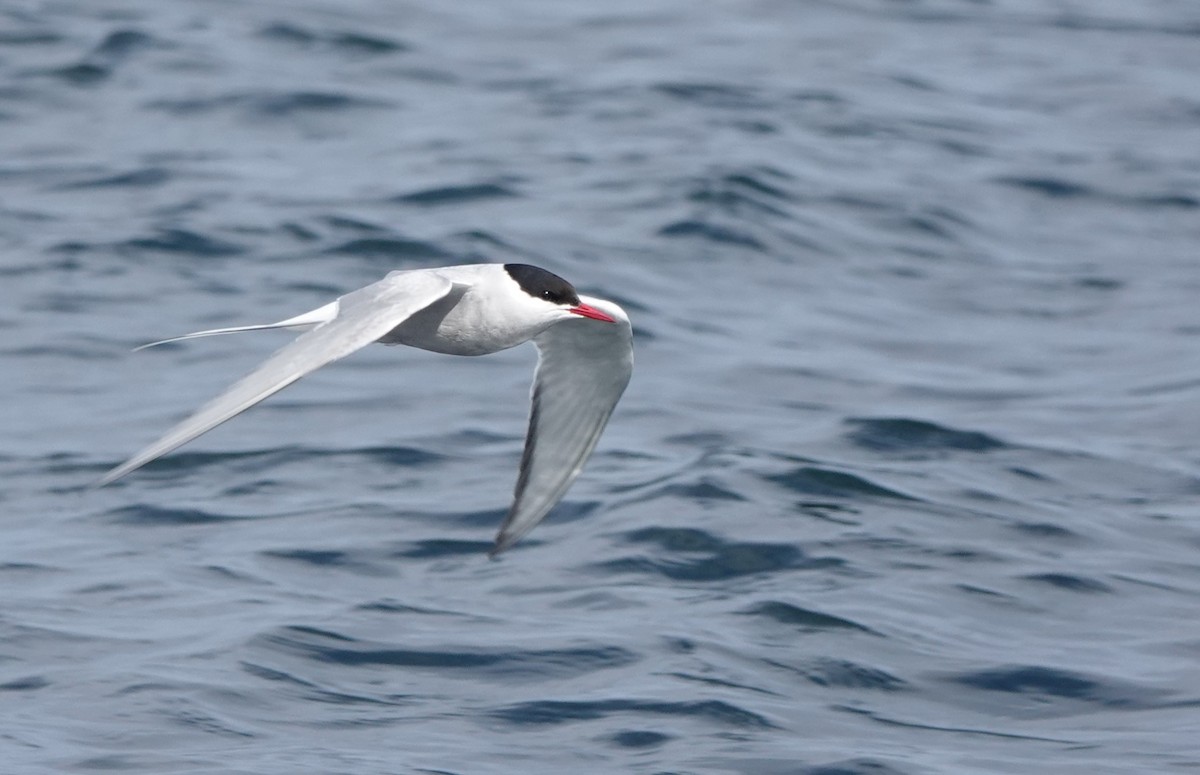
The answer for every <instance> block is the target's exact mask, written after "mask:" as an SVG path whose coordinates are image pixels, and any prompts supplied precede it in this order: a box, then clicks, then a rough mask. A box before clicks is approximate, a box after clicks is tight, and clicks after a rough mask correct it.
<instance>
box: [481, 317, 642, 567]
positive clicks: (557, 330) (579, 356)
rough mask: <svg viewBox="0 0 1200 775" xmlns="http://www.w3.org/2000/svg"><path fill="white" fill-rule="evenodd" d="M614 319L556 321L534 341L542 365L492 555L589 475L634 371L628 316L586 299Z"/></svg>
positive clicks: (518, 535)
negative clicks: (512, 492) (514, 482)
mask: <svg viewBox="0 0 1200 775" xmlns="http://www.w3.org/2000/svg"><path fill="white" fill-rule="evenodd" d="M583 301H585V302H586V303H587V304H589V305H591V306H594V307H596V308H597V309H600V310H601V311H602V312H606V313H609V314H610V315H612V317H613V318H614V319H615V320H616V322H615V323H606V322H602V321H597V320H589V319H586V318H580V319H578V320H564V321H562V322H560V323H557V324H555V325H553V326H551V327H550V328H548V329H547V330H546V331H544V332H542V333H541V334H539V335H538V336H537V337H535V338H534V342H535V343H536V344H537V347H538V353H539V358H538V367H537V374H536V375H535V376H534V383H533V406H532V409H531V411H530V415H529V432H528V435H527V436H526V438H525V453H524V455H523V456H522V458H521V473H520V475H519V476H518V478H517V487H516V492H515V495H514V498H513V504H512V508H511V509H510V510H509V512H508V517H507V518H506V519H505V520H504V524H503V525H501V527H500V533H499V534H498V535H497V536H496V545H495V546H494V547H493V548H492V551H491V554H492V555H493V556H494V555H496V554H498V553H499V552H502V551H504V550H505V549H507V548H508V547H510V546H512V545H513V544H514V543H516V542H517V540H518V539H520V538H521V536H523V535H525V534H526V533H528V532H529V531H530V530H532V529H533V527H534V526H535V525H537V523H538V522H540V521H541V520H542V518H543V517H545V516H546V514H548V513H549V512H550V509H552V508H554V505H555V504H556V503H558V501H559V500H560V499H561V498H562V497H563V495H564V494H565V493H566V491H567V488H569V487H570V486H571V483H572V482H574V481H575V477H576V476H578V475H579V472H580V471H581V470H582V469H583V464H584V463H585V462H587V459H588V457H589V456H590V455H591V454H592V450H593V449H595V447H596V442H597V441H599V439H600V433H601V432H602V431H603V430H604V426H605V425H606V424H607V423H608V418H609V415H611V414H612V411H613V408H614V407H615V406H616V405H617V400H618V399H620V397H621V394H622V393H623V392H624V391H625V386H626V385H627V384H629V377H630V375H631V374H632V373H633V335H632V330H631V329H630V325H629V318H628V317H626V315H625V313H624V311H623V310H621V308H620V307H618V306H617V305H615V304H613V303H611V302H605V301H602V300H600V299H589V298H584V299H583Z"/></svg>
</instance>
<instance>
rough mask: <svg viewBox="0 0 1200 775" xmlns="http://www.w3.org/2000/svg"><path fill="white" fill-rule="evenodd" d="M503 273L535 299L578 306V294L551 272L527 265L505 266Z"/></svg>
mask: <svg viewBox="0 0 1200 775" xmlns="http://www.w3.org/2000/svg"><path fill="white" fill-rule="evenodd" d="M504 271H506V272H508V276H509V277H511V278H512V279H514V280H516V281H517V285H519V286H521V290H523V291H525V292H526V293H528V294H529V295H530V296H532V297H534V298H535V299H545V300H546V301H548V302H550V303H551V304H569V305H571V306H573V307H577V306H579V294H578V293H576V292H575V288H574V286H572V285H571V284H570V283H569V282H567V281H566V280H564V279H562V278H561V277H559V276H558V275H556V274H554V273H553V272H547V271H546V270H545V269H542V268H540V267H536V266H530V265H529V264H505V265H504Z"/></svg>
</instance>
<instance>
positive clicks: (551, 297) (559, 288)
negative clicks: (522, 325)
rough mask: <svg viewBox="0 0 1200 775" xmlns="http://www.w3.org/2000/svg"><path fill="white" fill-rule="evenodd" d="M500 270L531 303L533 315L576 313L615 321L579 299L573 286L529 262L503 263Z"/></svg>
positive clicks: (556, 317)
mask: <svg viewBox="0 0 1200 775" xmlns="http://www.w3.org/2000/svg"><path fill="white" fill-rule="evenodd" d="M504 271H505V272H507V273H508V276H509V277H511V278H512V279H513V281H514V282H515V283H516V284H517V286H518V287H519V288H520V290H521V291H522V292H523V293H524V295H525V296H528V297H529V299H530V300H531V301H532V302H533V303H532V304H531V305H530V307H529V308H530V310H531V311H536V312H537V314H545V315H547V316H549V317H551V318H552V319H553V320H560V319H562V318H564V317H571V316H573V315H579V316H582V317H585V318H591V319H592V320H601V321H604V322H605V323H615V322H617V321H616V320H615V319H614V318H613V317H612V316H611V315H609V314H608V313H606V312H602V311H601V310H599V309H596V307H594V306H592V305H590V304H584V303H583V302H582V301H580V299H579V294H578V293H576V291H575V288H574V286H572V285H571V284H570V283H569V282H567V281H566V280H564V279H562V278H561V277H559V276H558V275H556V274H554V273H553V272H547V271H546V270H545V269H542V268H540V267H536V266H530V265H529V264H505V265H504Z"/></svg>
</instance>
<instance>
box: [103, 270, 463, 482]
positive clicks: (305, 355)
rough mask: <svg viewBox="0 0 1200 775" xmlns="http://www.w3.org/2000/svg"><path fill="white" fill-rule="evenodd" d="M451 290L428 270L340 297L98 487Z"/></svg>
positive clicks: (349, 350) (395, 275)
mask: <svg viewBox="0 0 1200 775" xmlns="http://www.w3.org/2000/svg"><path fill="white" fill-rule="evenodd" d="M452 288H453V283H451V282H450V281H449V280H447V279H446V278H444V277H442V276H440V275H438V274H435V273H432V272H395V273H393V274H391V275H389V276H388V277H386V278H384V279H383V280H380V281H379V282H377V283H374V284H372V285H368V286H366V287H365V288H362V289H360V290H357V291H354V292H353V293H349V294H347V295H345V296H343V297H342V298H341V299H339V300H338V302H337V304H338V307H337V316H336V317H334V318H333V319H332V320H329V321H328V322H325V323H322V324H320V325H318V326H317V327H316V328H314V329H312V330H311V331H308V332H306V333H304V334H301V335H300V336H299V337H298V338H296V339H295V340H294V341H293V342H292V343H291V344H288V345H286V346H285V347H283V349H281V350H279V351H278V352H276V353H275V354H274V355H272V356H271V357H270V358H268V359H267V360H266V361H264V362H263V363H262V364H261V365H260V366H259V367H258V368H257V369H255V370H254V371H252V372H250V373H249V374H247V375H246V376H245V377H243V378H242V379H241V380H239V381H238V382H236V383H234V384H233V385H232V386H230V388H229V389H228V390H226V391H225V392H224V393H222V394H221V395H219V396H217V397H216V398H214V399H213V400H212V401H210V402H208V403H207V404H205V405H204V406H202V407H200V409H198V410H197V411H196V413H195V414H193V415H192V416H191V417H189V418H187V419H186V420H184V421H183V422H181V423H179V424H178V425H176V426H175V427H174V428H172V429H171V430H170V431H168V432H167V433H166V434H165V435H164V436H163V437H162V438H160V439H159V440H158V441H155V442H154V443H153V444H151V445H149V446H148V447H146V448H145V449H143V450H141V451H140V452H138V453H137V454H136V455H134V456H133V457H131V458H130V459H129V460H127V461H125V462H124V463H122V464H121V465H119V466H117V467H116V468H114V469H112V470H111V471H109V472H108V473H107V474H105V475H104V476H103V478H101V479H100V481H99V482H98V484H99V485H101V486H103V485H105V484H108V483H109V482H112V481H115V480H117V479H120V478H121V477H122V476H124V475H125V474H127V473H129V472H130V471H133V470H134V469H137V468H140V467H141V466H143V465H145V464H146V463H149V462H150V461H151V460H154V459H155V458H158V457H161V456H162V455H165V454H166V453H168V452H170V451H171V450H173V449H175V448H176V447H179V446H182V445H183V444H186V443H187V442H189V441H191V440H192V439H194V438H196V437H197V436H199V435H201V434H203V433H206V432H208V431H210V430H212V429H213V428H215V427H216V426H218V425H220V424H221V423H223V422H225V421H226V420H228V419H230V418H232V417H235V416H237V415H238V414H240V413H242V412H244V411H245V410H247V409H249V408H250V407H251V406H254V405H255V404H257V403H258V402H259V401H262V400H263V399H265V398H267V397H268V396H270V395H273V394H275V393H277V392H279V391H280V390H283V389H284V388H285V387H287V386H288V385H290V384H292V383H293V382H295V381H296V380H298V379H300V378H301V377H303V376H304V375H306V374H309V373H311V372H313V371H315V370H316V369H319V368H321V367H322V366H324V365H325V364H327V363H331V362H333V361H335V360H338V359H339V358H344V357H345V356H347V355H349V354H350V353H352V352H354V351H355V350H359V349H362V348H363V347H366V346H367V345H368V344H370V343H371V342H374V341H376V340H377V339H379V338H380V337H382V336H383V335H384V334H386V333H387V332H388V331H391V330H392V329H393V328H395V327H396V326H397V325H399V324H400V323H403V322H404V321H405V320H407V319H408V318H409V317H411V316H412V315H413V314H414V313H416V312H418V311H420V310H422V309H424V308H426V307H428V306H429V305H430V304H433V303H434V302H436V301H437V300H438V299H441V298H442V297H444V296H446V295H447V294H448V293H449V292H450V290H451V289H452ZM322 309H324V308H322Z"/></svg>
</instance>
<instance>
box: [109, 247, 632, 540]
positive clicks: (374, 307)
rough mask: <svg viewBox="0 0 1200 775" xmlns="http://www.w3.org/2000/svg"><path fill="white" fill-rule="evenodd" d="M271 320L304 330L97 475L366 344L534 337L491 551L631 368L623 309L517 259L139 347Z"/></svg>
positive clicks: (454, 344)
mask: <svg viewBox="0 0 1200 775" xmlns="http://www.w3.org/2000/svg"><path fill="white" fill-rule="evenodd" d="M273 328H288V329H301V330H306V333H303V334H301V335H300V336H299V337H298V338H296V339H295V340H294V341H293V342H291V343H290V344H288V345H286V346H285V347H283V349H281V350H279V351H278V352H276V353H275V354H274V355H272V356H271V357H269V358H268V359H267V360H266V361H264V362H263V363H262V364H261V365H259V367H258V368H256V369H255V370H254V371H252V372H250V373H249V374H248V375H246V376H245V377H243V378H242V379H241V380H240V381H238V382H236V383H234V384H233V385H232V386H230V387H229V388H228V389H227V390H226V391H225V392H224V393H221V394H220V395H219V396H217V397H216V398H214V399H213V400H212V401H210V402H209V403H207V404H205V405H204V406H202V407H200V409H198V410H197V411H196V412H195V413H194V414H193V415H191V416H190V417H188V418H187V419H186V420H184V421H182V422H181V423H179V424H178V425H176V426H175V427H174V428H172V429H171V430H169V431H167V433H166V434H165V435H163V437H162V438H160V439H158V440H157V441H155V442H154V443H152V444H150V445H149V446H147V447H146V448H145V449H143V450H141V451H140V452H138V453H137V454H135V455H134V456H133V457H131V458H129V460H127V461H125V462H124V463H122V464H121V465H119V466H117V467H115V468H113V469H112V470H111V471H109V472H108V473H107V474H105V475H104V477H103V478H101V480H100V481H99V484H100V485H105V484H108V483H110V482H113V481H115V480H117V479H119V478H121V477H122V476H125V475H126V474H128V473H129V472H130V471H133V470H134V469H136V468H140V467H141V466H143V465H145V464H146V463H149V462H150V461H151V460H154V459H155V458H158V457H161V456H162V455H165V454H167V453H168V452H170V451H171V450H173V449H175V448H177V447H179V446H181V445H183V444H186V443H187V442H189V441H191V440H192V439H195V438H196V437H197V436H199V435H201V434H202V433H205V432H207V431H209V430H212V429H213V428H215V427H216V426H218V425H220V424H221V423H223V422H225V421H226V420H228V419H230V418H232V417H234V416H236V415H238V414H240V413H241V412H243V411H245V410H246V409H249V408H250V407H251V406H253V405H254V404H257V403H258V402H259V401H262V400H263V399H265V398H267V397H268V396H271V395H273V394H274V393H276V392H278V391H280V390H282V389H283V388H285V387H287V386H288V385H290V384H292V383H293V382H295V381H296V380H298V379H300V378H301V377H303V376H304V375H306V374H308V373H310V372H312V371H314V370H316V369H319V368H320V367H322V366H324V365H325V364H327V363H331V362H333V361H335V360H338V359H339V358H343V357H345V356H347V355H349V354H350V353H352V352H354V351H356V350H359V349H361V348H363V347H366V346H367V345H368V344H370V343H372V342H382V343H383V344H390V345H394V344H406V345H409V346H410V347H418V348H420V349H423V350H432V351H433V352H438V353H447V354H450V355H486V354H488V353H494V352H497V351H499V350H505V349H508V348H510V347H515V346H516V345H518V344H521V343H523V342H527V341H529V340H531V339H532V340H533V342H534V344H536V345H537V349H538V364H537V371H536V373H535V375H534V381H533V389H532V391H531V392H532V407H531V409H530V413H529V428H528V433H527V435H526V437H525V451H524V454H523V455H522V457H521V467H520V473H519V475H518V477H517V484H516V488H515V492H514V495H513V502H512V506H511V507H510V508H509V511H508V516H507V517H506V518H505V520H504V522H503V524H502V525H501V526H500V532H499V533H498V535H497V536H496V543H495V546H494V547H493V548H492V550H491V552H490V554H492V555H493V556H494V555H495V554H497V553H499V552H502V551H504V550H505V549H507V548H509V547H510V546H512V545H513V544H514V543H516V541H517V540H518V539H520V538H521V537H522V536H523V535H525V534H526V533H528V532H529V531H530V530H531V529H533V527H534V526H535V525H537V523H538V522H540V521H541V520H542V518H543V517H545V516H546V514H547V513H549V511H550V509H552V508H553V507H554V505H555V504H556V503H558V501H559V500H560V499H561V498H562V497H563V494H564V493H566V491H567V488H568V487H570V486H571V483H572V482H573V481H574V480H575V477H576V476H578V475H579V472H580V470H581V469H582V468H583V464H584V463H585V462H586V461H587V459H588V457H589V456H590V455H591V454H592V450H593V449H594V448H595V446H596V442H597V441H598V440H599V438H600V433H601V431H603V430H604V426H605V425H606V424H607V423H608V418H609V415H611V414H612V411H613V408H614V407H615V406H616V404H617V400H618V399H619V398H620V397H621V394H622V393H623V392H624V391H625V386H626V385H627V384H628V383H629V377H630V375H631V373H632V371H633V333H632V329H631V327H630V323H629V317H628V316H627V315H626V314H625V311H624V310H622V309H621V308H620V307H619V306H617V305H616V304H614V303H613V302H611V301H606V300H604V299H595V298H591V297H588V296H580V295H579V294H578V293H577V292H576V291H575V288H574V287H572V286H571V284H570V283H568V282H567V281H566V280H564V279H562V278H561V277H559V276H558V275H555V274H552V273H550V272H548V271H546V270H545V269H540V268H538V267H535V266H529V265H527V264H467V265H463V266H447V267H440V268H434V269H414V270H407V271H397V272H392V273H390V274H388V275H387V276H386V277H384V278H383V279H382V280H379V281H378V282H375V283H372V284H371V285H368V286H366V287H364V288H360V289H359V290H357V291H353V292H351V293H348V294H346V295H345V296H342V297H340V298H338V299H337V300H335V301H333V302H331V303H329V304H326V305H325V306H323V307H319V308H317V309H315V310H312V311H311V312H306V313H304V314H302V315H297V316H296V317H292V318H288V319H287V320H281V321H279V322H278V323H268V324H265V325H252V326H237V327H234V328H217V329H212V330H208V331H197V332H195V333H192V334H185V335H183V336H177V337H173V338H171V339H163V340H161V341H158V342H152V343H150V344H146V345H142V347H140V348H138V349H142V348H144V347H153V346H155V345H159V344H165V343H167V342H177V341H180V340H184V339H194V338H196V337H202V336H214V335H217V334H231V333H236V332H240V331H259V330H265V329H273Z"/></svg>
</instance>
